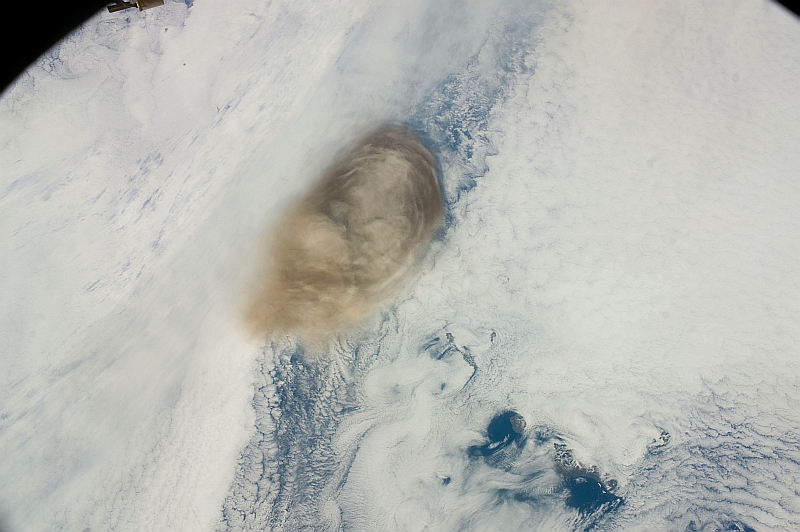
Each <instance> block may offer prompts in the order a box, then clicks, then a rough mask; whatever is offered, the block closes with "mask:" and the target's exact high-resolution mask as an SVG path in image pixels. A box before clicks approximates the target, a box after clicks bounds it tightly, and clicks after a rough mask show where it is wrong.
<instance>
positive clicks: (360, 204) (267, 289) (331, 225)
mask: <svg viewBox="0 0 800 532" xmlns="http://www.w3.org/2000/svg"><path fill="white" fill-rule="evenodd" d="M441 216H442V200H441V195H440V192H439V186H438V182H437V176H436V165H435V161H434V159H433V156H432V155H431V154H430V153H429V152H428V150H426V149H425V147H424V146H423V145H422V144H421V143H420V142H419V141H418V140H417V139H416V138H415V136H414V135H413V134H412V133H411V132H409V131H406V130H403V129H399V128H394V127H391V128H384V129H381V130H379V131H377V132H375V133H373V134H371V135H369V136H367V137H366V138H365V139H363V140H362V141H361V142H360V143H359V144H358V145H357V146H356V147H355V148H354V149H353V150H352V151H351V152H350V153H349V154H348V155H347V156H346V157H345V158H344V160H342V161H341V162H340V163H339V164H337V165H336V166H335V167H333V168H332V169H331V170H329V171H328V172H326V173H325V175H324V176H323V177H322V179H321V180H320V181H319V183H318V184H317V185H316V186H315V187H314V188H313V189H312V190H311V191H310V192H309V193H308V195H307V196H305V197H304V198H302V199H301V200H300V201H299V202H298V203H297V204H296V205H295V206H294V207H293V208H292V209H290V210H289V212H288V213H287V214H286V216H285V217H284V218H283V220H281V221H280V222H279V224H278V225H277V228H276V233H275V234H274V235H273V238H272V243H271V245H270V248H269V261H268V262H269V264H268V267H267V268H266V270H265V272H264V274H263V275H262V278H261V279H260V280H259V282H258V283H257V286H256V287H255V289H254V290H253V294H252V300H251V303H250V304H249V306H248V311H247V315H246V318H247V323H248V325H249V327H250V328H251V330H252V331H253V332H254V333H255V334H259V335H263V334H273V333H282V332H293V333H298V334H300V335H305V336H307V337H310V338H312V339H320V338H322V337H325V336H327V335H329V334H330V333H332V332H334V331H337V330H339V329H341V328H343V327H347V326H349V325H355V324H357V323H358V322H359V321H361V320H362V319H363V318H364V316H365V315H366V314H367V313H368V312H369V311H370V310H371V309H372V308H374V307H375V305H376V304H378V303H380V302H381V301H383V300H385V299H386V298H388V297H389V296H391V295H392V293H393V292H394V291H395V290H396V289H397V288H398V285H399V283H401V282H402V281H403V279H404V278H405V276H406V274H407V273H408V272H409V270H410V268H411V267H412V266H413V264H414V261H415V259H416V258H417V257H418V256H419V253H420V251H421V250H423V249H424V247H425V246H426V244H428V242H429V240H430V237H431V234H432V233H433V231H434V229H435V228H436V226H437V224H438V223H439V220H440V219H441Z"/></svg>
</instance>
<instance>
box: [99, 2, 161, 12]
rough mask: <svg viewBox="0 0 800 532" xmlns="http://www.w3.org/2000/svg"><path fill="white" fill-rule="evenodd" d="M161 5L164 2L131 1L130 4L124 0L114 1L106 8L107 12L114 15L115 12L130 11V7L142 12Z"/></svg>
mask: <svg viewBox="0 0 800 532" xmlns="http://www.w3.org/2000/svg"><path fill="white" fill-rule="evenodd" d="M163 5H164V0H132V1H131V2H126V1H125V0H116V2H114V3H113V4H111V5H110V6H108V12H109V13H116V12H117V11H122V10H123V9H130V8H132V7H136V8H138V9H139V11H144V10H145V9H151V8H154V7H158V6H163Z"/></svg>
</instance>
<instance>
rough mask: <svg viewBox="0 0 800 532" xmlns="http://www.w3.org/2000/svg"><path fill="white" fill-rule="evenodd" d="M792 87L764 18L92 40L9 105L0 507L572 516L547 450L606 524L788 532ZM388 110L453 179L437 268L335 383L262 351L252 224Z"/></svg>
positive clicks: (437, 6) (315, 17)
mask: <svg viewBox="0 0 800 532" xmlns="http://www.w3.org/2000/svg"><path fill="white" fill-rule="evenodd" d="M798 79H800V24H798V23H797V21H796V20H794V19H793V18H791V17H790V16H789V15H787V14H786V13H783V12H782V11H781V10H780V8H778V7H776V6H774V5H772V4H768V3H760V2H728V3H719V2H707V3H703V4H696V3H692V2H683V3H679V4H670V5H669V6H662V5H659V4H656V3H644V4H642V3H640V2H626V3H624V4H619V3H616V4H611V3H601V4H598V3H596V2H578V1H575V2H569V3H565V4H556V5H551V4H547V5H542V6H533V7H532V6H526V5H525V3H519V4H515V3H491V2H472V3H463V2H453V3H434V2H423V1H411V0H409V1H406V2H400V3H392V4H391V5H389V4H386V5H379V4H373V3H369V2H338V3H334V4H326V5H325V6H321V5H311V4H307V5H306V4H298V3H296V2H292V3H290V2H286V3H271V4H269V5H264V3H262V2H236V3H225V2H212V1H205V2H203V1H200V0H198V1H197V2H195V3H194V4H193V5H192V6H191V7H190V8H187V6H186V5H185V4H182V3H177V2H170V3H167V4H166V5H165V6H164V7H163V8H159V9H156V10H152V11H148V12H145V13H143V14H139V13H132V14H130V15H128V14H127V13H125V14H120V13H118V14H115V15H110V14H101V15H99V16H98V17H96V18H95V19H93V20H92V21H90V22H89V23H87V24H86V26H85V27H84V28H83V29H82V30H81V31H80V32H78V33H76V34H75V35H73V36H72V37H70V38H69V39H68V40H67V41H65V42H64V43H62V44H61V45H60V46H59V47H57V48H56V49H54V50H53V51H51V52H50V53H49V54H48V55H47V56H46V57H44V58H43V59H42V60H41V61H39V62H38V63H37V64H36V65H34V66H33V67H32V68H31V69H30V70H29V72H28V73H27V74H26V75H24V76H23V77H22V78H21V79H20V80H19V81H18V83H17V84H16V86H15V87H14V88H13V89H11V90H10V91H8V92H7V93H6V94H4V95H3V97H2V100H0V121H1V123H2V125H1V126H0V516H5V518H6V520H7V521H8V526H9V527H10V530H53V529H55V530H59V529H63V530H80V529H83V528H86V527H89V528H91V529H92V530H105V529H109V528H112V527H116V528H117V529H121V530H125V529H130V530H193V529H197V530H208V529H212V528H214V527H218V528H221V529H252V530H257V529H262V528H263V527H265V526H267V527H271V528H275V529H280V528H282V527H283V528H284V529H287V530H292V529H296V528H297V527H298V526H299V525H301V524H303V523H305V522H312V521H310V520H312V519H315V521H313V522H315V523H317V526H320V527H323V528H325V527H330V528H333V529H336V527H337V526H340V525H341V526H344V527H346V528H347V529H353V530H418V529H421V528H423V527H424V526H428V527H429V528H430V529H434V530H514V529H522V528H531V527H533V528H537V527H538V528H540V529H570V528H574V527H583V526H585V525H586V523H587V521H586V520H587V519H590V518H587V517H584V518H581V517H579V516H578V515H577V512H575V511H574V510H572V509H569V508H568V507H566V506H565V505H564V497H565V495H564V492H563V488H562V484H563V479H562V478H561V477H560V476H559V475H558V474H557V473H556V471H555V470H554V469H553V467H552V461H553V456H552V454H553V453H552V442H553V441H560V442H565V443H566V444H568V445H569V447H570V449H571V450H572V451H573V452H574V453H575V456H576V457H577V458H578V460H580V461H581V462H582V463H584V464H587V465H596V466H597V467H598V470H599V471H600V472H601V473H602V474H603V476H604V478H606V479H609V478H613V479H615V480H616V481H617V482H618V483H619V488H618V489H617V490H616V492H615V493H616V494H617V495H619V496H621V497H623V498H624V500H625V503H624V504H623V505H622V506H620V507H619V508H618V509H617V510H615V511H613V512H611V513H609V514H607V515H605V516H602V517H601V518H602V519H604V520H605V521H603V524H602V526H601V528H606V529H608V528H612V529H613V528H617V529H624V530H637V529H641V530H652V529H654V528H655V529H676V528H677V529H684V528H686V527H687V526H694V527H695V529H715V528H713V527H715V526H716V527H718V528H723V527H725V526H729V525H731V523H739V524H740V525H742V524H746V525H747V526H750V527H753V528H754V529H756V530H759V531H761V530H771V529H790V528H793V527H796V526H797V525H798V522H799V521H800V508H798V506H797V500H798V495H797V493H796V492H795V491H793V490H794V488H793V487H792V486H793V484H794V483H796V481H797V478H798V476H800V454H798V451H797V445H796V442H797V432H796V430H797V429H796V427H797V426H798V421H800V419H799V418H798V414H797V404H798V395H799V394H800V392H798V388H797V380H798V375H800V371H799V370H798V362H797V361H796V347H797V342H798V317H799V312H798V311H799V310H800V309H798V306H799V305H800V303H798V301H800V288H799V287H798V278H799V275H798V266H797V265H798V263H800V242H799V241H798V239H797V237H796V235H797V234H798V233H800V227H798V226H800V215H798V212H800V210H798V207H799V206H800V187H799V186H798V176H800V153H798V151H797V149H796V147H797V146H798V145H800V138H798V137H800V129H798V124H800V102H798V99H797V94H798V92H800V90H799V89H800V87H798ZM387 120H394V121H406V122H407V123H409V124H410V125H411V126H412V127H414V128H416V129H417V130H419V132H420V133H422V134H424V135H427V136H428V137H429V142H430V143H431V148H432V149H433V150H434V151H436V152H437V153H438V155H439V157H440V162H441V166H442V171H443V185H444V192H445V195H446V197H447V198H446V199H447V207H448V226H447V228H446V231H445V234H444V235H443V236H442V237H441V239H440V241H439V242H438V243H437V244H436V245H435V246H434V249H432V250H431V252H430V253H429V254H428V256H427V257H426V260H425V262H424V264H423V272H422V273H421V274H420V275H419V276H418V278H416V279H415V280H414V281H413V282H412V284H411V285H410V286H409V287H407V288H406V290H405V291H404V292H403V294H402V295H401V296H399V297H398V299H397V300H396V301H395V303H394V304H392V305H390V306H389V307H387V308H386V309H384V312H383V314H382V315H381V316H378V317H376V322H375V328H374V330H373V331H372V332H369V333H367V334H366V336H365V337H364V338H363V339H354V338H350V339H343V340H342V342H341V343H340V344H338V345H337V346H334V347H332V348H331V351H332V357H331V358H330V359H329V360H328V361H320V362H318V363H317V365H313V364H312V365H308V364H302V363H300V362H299V359H298V358H297V357H296V358H295V359H294V360H293V361H291V362H290V361H289V360H288V358H287V355H291V354H293V353H294V354H299V353H300V350H299V349H298V348H297V346H295V345H294V344H293V342H292V341H291V339H282V340H280V342H281V343H278V344H270V343H268V344H267V347H266V348H264V349H263V350H260V349H259V346H258V345H253V344H251V343H248V342H247V341H246V340H245V339H244V338H245V336H244V335H243V332H242V328H241V324H240V321H239V314H238V310H239V309H238V306H237V305H238V303H239V296H240V294H239V290H240V288H241V286H242V284H243V281H244V279H245V278H246V275H247V273H248V271H249V266H250V264H249V262H248V261H249V253H250V252H251V248H252V246H254V244H255V242H257V241H258V239H259V235H260V234H261V232H262V231H263V229H264V227H265V225H268V223H269V222H270V221H271V220H272V219H273V218H274V217H275V216H276V214H277V212H278V211H279V209H280V208H281V207H282V206H284V205H285V204H286V202H287V201H288V200H289V199H291V198H292V197H294V196H296V195H297V194H300V193H301V192H302V191H304V190H305V189H306V187H307V186H308V184H309V183H310V182H311V180H313V179H314V178H315V177H317V176H318V174H319V172H320V170H321V169H322V168H324V167H325V166H326V165H327V164H329V163H330V162H331V161H332V160H333V158H334V157H335V156H336V154H337V153H338V151H339V150H340V149H341V148H342V147H343V146H345V145H346V144H347V142H348V141H350V140H351V139H353V138H355V137H356V136H358V135H359V134H360V133H361V132H362V131H363V130H364V129H366V128H368V127H371V126H374V125H375V124H378V123H381V122H383V121H387ZM473 185H474V186H473ZM446 333H450V334H451V335H452V337H453V341H452V342H451V343H448V341H447V340H446V339H445V338H446V336H445V335H446ZM434 339H438V340H434ZM451 344H452V345H451ZM281 354H282V356H283V358H281ZM470 357H472V358H471V360H473V362H474V365H475V366H476V368H473V366H471V365H470V363H469V362H468V361H469V360H470ZM254 383H255V396H254ZM254 397H255V398H254ZM504 409H514V410H516V411H518V412H520V413H521V414H523V416H524V417H525V418H526V421H527V425H528V429H529V431H530V432H529V439H528V440H527V443H526V444H525V446H524V447H523V448H521V450H520V451H519V454H517V455H514V456H511V455H508V456H506V455H503V457H502V460H499V459H498V460H497V461H495V462H492V461H490V460H483V459H482V458H480V459H476V458H475V457H471V456H470V454H469V452H468V449H469V447H470V446H473V445H480V444H481V442H482V441H483V440H484V438H485V430H486V424H487V423H488V421H489V419H490V418H491V417H492V416H493V415H495V414H496V413H497V412H498V411H502V410H504ZM254 427H255V430H254ZM662 430H666V431H667V432H668V433H669V434H670V435H671V438H670V441H669V443H668V444H667V445H665V446H663V447H658V446H656V445H655V443H657V442H658V439H659V436H660V433H661V431H662ZM535 434H539V435H541V438H542V441H544V440H546V438H551V439H550V440H547V441H545V442H544V443H537V442H536V439H535V437H534V435H535ZM237 464H238V465H237ZM445 479H447V480H446V481H445ZM309 494H313V497H311V498H310V500H305V499H304V497H305V496H306V495H309ZM532 501H535V502H532ZM248 512H249V513H248ZM691 523H694V524H693V525H691ZM704 526H705V527H707V528H703V527H704ZM690 529H691V528H690Z"/></svg>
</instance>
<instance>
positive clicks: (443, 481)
mask: <svg viewBox="0 0 800 532" xmlns="http://www.w3.org/2000/svg"><path fill="white" fill-rule="evenodd" d="M442 484H444V485H445V486H447V485H448V484H450V477H444V478H443V479H442Z"/></svg>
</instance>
